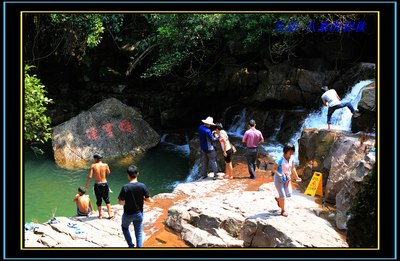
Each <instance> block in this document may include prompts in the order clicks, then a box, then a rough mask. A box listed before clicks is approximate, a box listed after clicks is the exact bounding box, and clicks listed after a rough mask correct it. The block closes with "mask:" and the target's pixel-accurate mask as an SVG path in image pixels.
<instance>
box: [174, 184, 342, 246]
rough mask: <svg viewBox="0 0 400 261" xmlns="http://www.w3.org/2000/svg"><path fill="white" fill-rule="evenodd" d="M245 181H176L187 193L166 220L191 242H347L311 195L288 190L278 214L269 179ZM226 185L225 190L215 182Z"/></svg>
mask: <svg viewBox="0 0 400 261" xmlns="http://www.w3.org/2000/svg"><path fill="white" fill-rule="evenodd" d="M245 182H248V181H246V180H238V181H236V180H234V181H231V180H217V181H215V180H210V179H203V180H200V181H197V182H192V183H188V184H180V185H178V186H177V187H176V188H175V190H174V193H178V194H179V193H181V194H187V195H190V196H189V197H187V198H186V199H185V200H181V201H179V202H177V203H176V204H175V205H174V206H172V207H171V208H169V210H168V218H167V220H166V225H167V226H169V227H170V228H171V229H173V230H175V231H177V232H178V233H180V234H181V238H182V239H183V240H184V241H185V242H186V243H187V244H188V245H190V246H193V247H230V248H238V247H239V248H241V247H312V248H314V247H335V248H337V247H348V244H347V243H346V241H345V239H343V238H342V237H341V235H340V234H339V233H338V231H336V230H335V229H334V227H333V226H332V224H331V222H329V221H328V220H327V219H324V218H321V217H320V216H319V215H320V214H321V211H323V210H322V209H321V208H320V206H319V205H318V204H317V203H315V198H313V197H311V196H308V195H304V194H303V193H300V192H299V191H297V190H293V195H292V197H291V198H288V199H287V200H286V211H287V212H288V214H289V216H288V217H283V216H281V215H280V208H278V206H277V202H276V201H275V199H274V197H275V196H276V195H275V193H276V189H275V186H274V184H273V182H269V183H265V184H263V185H262V186H261V187H260V188H259V190H258V191H243V188H244V187H245V184H246V183H245ZM221 185H222V186H223V187H226V186H228V187H229V188H230V192H226V191H223V190H221V188H220V186H221Z"/></svg>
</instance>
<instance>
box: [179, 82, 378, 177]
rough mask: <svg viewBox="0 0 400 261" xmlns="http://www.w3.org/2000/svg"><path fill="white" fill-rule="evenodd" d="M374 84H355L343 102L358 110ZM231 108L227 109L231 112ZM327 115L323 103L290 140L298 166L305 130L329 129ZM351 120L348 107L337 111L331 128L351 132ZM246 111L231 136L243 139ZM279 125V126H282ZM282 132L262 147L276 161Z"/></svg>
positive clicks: (194, 172)
mask: <svg viewBox="0 0 400 261" xmlns="http://www.w3.org/2000/svg"><path fill="white" fill-rule="evenodd" d="M371 82H373V81H372V80H365V81H360V82H359V83H357V84H355V85H354V86H353V88H352V89H351V91H349V92H348V93H347V94H345V96H344V97H341V98H342V101H349V102H350V103H351V104H352V105H353V107H354V108H355V109H357V105H358V102H359V101H360V99H361V94H362V90H363V88H364V87H365V86H367V85H368V84H370V83H371ZM229 109H230V108H227V110H229ZM327 113H328V107H326V106H323V105H322V101H321V108H320V109H319V110H318V111H314V112H311V113H310V114H309V115H308V116H307V118H306V119H305V120H304V122H303V124H302V126H301V128H300V129H299V130H298V131H297V132H296V133H295V134H294V135H293V137H292V138H291V139H290V141H291V143H292V144H294V145H295V148H296V151H295V154H294V156H295V159H296V164H297V165H298V147H299V146H298V142H297V141H298V140H299V138H300V136H301V133H302V131H303V130H304V129H307V128H318V129H324V128H327V123H326V120H327ZM226 114H227V113H226V111H225V112H224V113H223V116H224V115H226ZM351 118H352V113H351V112H350V110H349V109H347V107H344V108H342V109H338V110H336V111H335V112H334V113H333V115H332V124H331V128H332V129H336V130H345V131H350V130H351ZM279 120H280V124H281V123H282V121H283V117H282V118H280V119H279ZM246 124H247V122H246V109H245V108H244V109H243V110H242V111H241V112H240V113H239V114H237V115H235V116H234V118H233V120H232V124H231V125H230V126H227V128H226V131H227V133H228V135H229V136H234V137H237V138H242V137H243V134H244V132H245V131H246ZM280 124H279V125H280ZM279 131H280V129H279V128H277V129H275V133H274V134H273V135H272V136H271V137H269V138H268V139H267V140H265V143H264V144H262V145H261V149H262V150H264V152H266V153H267V155H268V156H270V157H271V158H273V159H276V158H278V157H280V156H281V155H282V151H283V144H281V143H280V142H278V141H277V140H276V134H277V133H278V132H279ZM200 165H201V159H196V162H195V164H194V165H193V167H192V169H191V170H190V172H189V175H188V177H187V178H186V180H185V182H191V181H194V180H195V179H196V178H197V177H198V173H199V171H200Z"/></svg>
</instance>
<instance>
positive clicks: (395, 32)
mask: <svg viewBox="0 0 400 261" xmlns="http://www.w3.org/2000/svg"><path fill="white" fill-rule="evenodd" d="M394 6H395V8H394V66H393V67H394V71H393V74H394V86H393V88H394V158H393V162H394V186H395V187H394V245H395V246H397V2H395V3H394ZM394 256H395V258H396V259H397V248H396V247H395V249H394Z"/></svg>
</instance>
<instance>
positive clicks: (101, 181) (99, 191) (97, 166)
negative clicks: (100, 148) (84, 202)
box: [85, 154, 114, 219]
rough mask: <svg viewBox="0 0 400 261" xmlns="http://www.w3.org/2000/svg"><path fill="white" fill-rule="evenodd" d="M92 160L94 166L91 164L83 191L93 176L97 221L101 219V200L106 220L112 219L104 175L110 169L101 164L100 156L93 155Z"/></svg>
mask: <svg viewBox="0 0 400 261" xmlns="http://www.w3.org/2000/svg"><path fill="white" fill-rule="evenodd" d="M93 158H94V162H95V163H94V164H92V167H91V168H90V174H89V177H88V178H87V180H86V185H85V189H87V187H88V185H89V182H90V179H91V178H92V176H93V175H94V180H95V183H94V194H95V195H96V205H97V210H98V211H99V219H101V218H102V217H103V215H102V213H101V203H102V199H103V200H104V202H105V203H106V206H107V211H108V219H112V218H113V217H114V216H112V215H111V206H110V198H109V196H108V192H109V190H110V188H109V187H108V184H107V179H106V174H107V175H108V174H110V173H111V171H110V168H109V167H108V164H107V163H103V162H102V161H101V159H102V156H101V155H99V154H95V155H94V156H93Z"/></svg>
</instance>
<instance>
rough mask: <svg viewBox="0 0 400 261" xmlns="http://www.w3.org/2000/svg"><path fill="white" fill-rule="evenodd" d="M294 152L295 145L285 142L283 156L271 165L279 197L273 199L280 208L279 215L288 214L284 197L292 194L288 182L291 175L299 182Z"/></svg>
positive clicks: (285, 215)
mask: <svg viewBox="0 0 400 261" xmlns="http://www.w3.org/2000/svg"><path fill="white" fill-rule="evenodd" d="M294 152H295V147H294V146H293V145H292V144H290V143H286V144H285V145H284V146H283V156H282V157H281V158H279V159H278V160H277V161H276V162H275V164H274V166H272V173H273V174H274V184H275V187H276V190H277V192H278V194H279V197H275V200H276V202H277V203H278V206H279V207H280V208H281V215H282V216H284V217H287V216H288V214H287V212H286V210H285V198H286V197H291V196H292V185H291V184H290V180H291V177H292V175H294V176H295V178H296V182H301V178H299V176H298V174H297V171H296V167H295V164H294V156H293V154H294Z"/></svg>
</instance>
